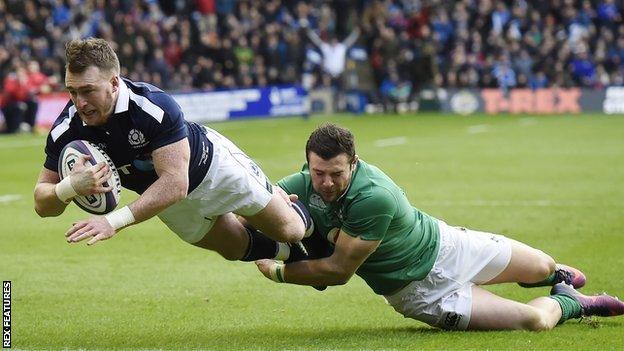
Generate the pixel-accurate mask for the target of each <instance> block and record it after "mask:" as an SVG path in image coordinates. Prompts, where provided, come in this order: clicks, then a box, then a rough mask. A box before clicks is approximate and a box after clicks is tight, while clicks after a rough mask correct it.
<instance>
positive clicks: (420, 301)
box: [385, 221, 511, 330]
mask: <svg viewBox="0 0 624 351" xmlns="http://www.w3.org/2000/svg"><path fill="white" fill-rule="evenodd" d="M438 226H439V228H440V249H439V251H438V257H437V258H436V261H435V263H434V265H433V268H432V269H431V271H430V272H429V274H428V275H427V276H426V277H425V278H424V279H423V280H417V281H413V282H411V283H409V284H408V285H407V286H405V287H404V288H402V289H401V290H399V291H398V292H396V293H394V294H392V295H388V296H385V298H386V301H387V302H388V304H389V305H391V306H392V307H393V308H394V309H395V310H396V311H397V312H399V313H401V314H402V315H403V316H404V317H406V318H413V319H416V320H419V321H421V322H425V323H427V324H429V325H431V326H434V327H438V328H442V329H456V330H465V329H466V328H467V327H468V323H469V322H470V314H471V312H472V286H473V285H475V284H482V283H485V282H488V281H490V280H492V279H493V278H495V277H496V276H498V275H499V274H500V273H502V272H503V270H505V268H507V265H508V264H509V261H510V260H511V243H510V241H509V239H507V238H506V237H504V236H502V235H497V234H492V233H485V232H479V231H475V230H469V229H466V228H461V227H452V226H449V225H448V224H446V223H444V222H443V221H438Z"/></svg>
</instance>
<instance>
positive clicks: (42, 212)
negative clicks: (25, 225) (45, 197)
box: [35, 204, 63, 218]
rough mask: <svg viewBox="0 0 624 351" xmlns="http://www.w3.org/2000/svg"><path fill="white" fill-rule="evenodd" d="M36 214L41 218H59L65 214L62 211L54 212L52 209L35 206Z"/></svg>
mask: <svg viewBox="0 0 624 351" xmlns="http://www.w3.org/2000/svg"><path fill="white" fill-rule="evenodd" d="M35 212H36V213H37V215H38V216H39V217H41V218H45V217H56V216H59V215H60V214H61V213H63V211H62V210H56V211H55V210H53V209H51V208H45V207H43V206H41V205H40V204H35Z"/></svg>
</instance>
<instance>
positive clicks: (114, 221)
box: [104, 206, 135, 230]
mask: <svg viewBox="0 0 624 351" xmlns="http://www.w3.org/2000/svg"><path fill="white" fill-rule="evenodd" d="M104 218H106V220H107V221H108V223H109V224H110V225H111V227H113V228H114V229H115V230H117V229H120V228H123V227H125V226H129V225H130V224H132V223H134V221H135V219H134V215H133V214H132V211H130V208H129V207H128V206H124V207H122V208H120V209H118V210H115V211H113V212H111V213H109V214H107V215H106V216H104Z"/></svg>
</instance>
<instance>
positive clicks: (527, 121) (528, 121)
mask: <svg viewBox="0 0 624 351" xmlns="http://www.w3.org/2000/svg"><path fill="white" fill-rule="evenodd" d="M518 123H519V124H520V125H521V126H523V127H526V126H532V125H535V124H537V118H535V117H526V118H521V119H520V120H519V121H518Z"/></svg>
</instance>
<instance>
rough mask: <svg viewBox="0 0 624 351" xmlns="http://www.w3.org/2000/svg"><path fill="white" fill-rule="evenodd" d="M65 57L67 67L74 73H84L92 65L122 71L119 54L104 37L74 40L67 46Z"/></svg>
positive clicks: (111, 70) (107, 69)
mask: <svg viewBox="0 0 624 351" xmlns="http://www.w3.org/2000/svg"><path fill="white" fill-rule="evenodd" d="M65 58H66V59H67V63H66V64H65V69H67V70H68V71H69V72H72V73H82V72H84V71H85V70H86V69H87V68H89V67H90V66H95V67H97V68H99V69H100V70H101V71H105V72H111V73H113V74H119V71H120V68H119V59H118V58H117V54H115V51H114V50H113V48H112V47H111V46H110V44H109V43H108V42H107V41H106V40H104V39H98V38H87V39H83V40H72V41H70V42H68V43H67V45H66V46H65Z"/></svg>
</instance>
